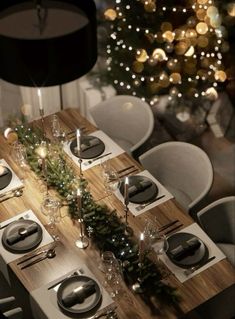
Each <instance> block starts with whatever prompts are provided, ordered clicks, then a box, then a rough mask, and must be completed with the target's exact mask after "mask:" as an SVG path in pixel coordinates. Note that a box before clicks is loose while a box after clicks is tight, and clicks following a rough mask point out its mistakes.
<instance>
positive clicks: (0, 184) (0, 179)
mask: <svg viewBox="0 0 235 319" xmlns="http://www.w3.org/2000/svg"><path fill="white" fill-rule="evenodd" d="M4 168H5V169H6V170H7V173H6V174H4V175H3V176H0V190H1V189H4V188H6V187H7V186H8V185H9V184H10V182H11V180H12V172H11V171H10V170H9V168H8V167H4Z"/></svg>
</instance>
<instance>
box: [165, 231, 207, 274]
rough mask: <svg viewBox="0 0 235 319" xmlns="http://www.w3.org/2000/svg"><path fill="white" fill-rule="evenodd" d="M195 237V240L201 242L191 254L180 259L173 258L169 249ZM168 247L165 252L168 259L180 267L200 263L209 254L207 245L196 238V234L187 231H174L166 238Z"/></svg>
mask: <svg viewBox="0 0 235 319" xmlns="http://www.w3.org/2000/svg"><path fill="white" fill-rule="evenodd" d="M193 237H196V238H197V240H198V241H199V242H200V243H201V245H200V247H199V248H198V249H196V250H195V251H194V253H193V254H192V255H188V256H187V257H185V258H183V259H181V260H176V259H174V258H173V256H172V255H171V254H170V251H171V250H172V249H174V248H176V247H177V246H179V245H181V244H183V243H184V242H186V241H187V240H189V239H191V238H193ZM167 241H168V244H169V248H168V250H167V252H166V254H167V256H168V257H169V259H170V260H171V261H172V262H173V263H174V264H175V265H177V266H179V267H182V268H189V267H192V266H195V265H198V264H200V263H203V262H204V260H206V259H207V258H208V256H209V252H208V248H207V246H206V245H205V244H204V243H203V241H202V240H201V239H200V238H198V237H197V236H195V235H193V234H189V233H181V232H180V233H176V234H173V235H171V236H169V237H168V238H167Z"/></svg>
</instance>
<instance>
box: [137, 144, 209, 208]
mask: <svg viewBox="0 0 235 319" xmlns="http://www.w3.org/2000/svg"><path fill="white" fill-rule="evenodd" d="M139 160H140V162H141V164H142V165H143V166H144V168H145V169H147V170H148V171H149V172H150V173H151V174H152V175H153V176H154V177H156V179H157V180H158V181H159V182H160V183H162V184H163V185H164V186H165V187H166V188H167V189H168V190H169V191H170V192H171V193H172V195H174V197H175V199H176V200H177V201H178V202H179V203H180V204H181V206H182V207H184V208H185V209H186V210H187V211H188V212H190V211H191V210H192V209H193V207H194V206H195V205H196V204H198V203H199V202H200V201H201V200H202V199H203V198H204V197H205V196H206V194H207V193H208V192H209V190H210V188H211V185H212V182H213V168H212V165H211V162H210V159H209V158H208V156H207V154H206V153H205V152H204V151H203V150H202V149H200V148H199V147H197V146H195V145H193V144H190V143H185V142H166V143H162V144H160V145H158V146H155V147H153V148H152V149H150V150H149V151H147V152H146V153H144V154H142V155H141V156H140V157H139Z"/></svg>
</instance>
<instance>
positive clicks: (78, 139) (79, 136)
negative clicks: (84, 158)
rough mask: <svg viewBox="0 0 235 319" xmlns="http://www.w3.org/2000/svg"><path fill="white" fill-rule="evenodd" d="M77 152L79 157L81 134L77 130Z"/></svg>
mask: <svg viewBox="0 0 235 319" xmlns="http://www.w3.org/2000/svg"><path fill="white" fill-rule="evenodd" d="M77 150H78V155H79V157H80V155H81V154H80V152H81V133H80V130H79V129H77Z"/></svg>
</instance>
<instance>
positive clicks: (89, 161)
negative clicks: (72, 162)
mask: <svg viewBox="0 0 235 319" xmlns="http://www.w3.org/2000/svg"><path fill="white" fill-rule="evenodd" d="M111 154H112V152H109V153H106V154H103V155H100V156H98V157H96V158H94V159H91V160H88V161H86V162H85V163H84V165H85V166H86V165H90V164H92V163H94V162H95V161H97V160H99V159H100V158H103V157H106V156H109V155H111Z"/></svg>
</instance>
